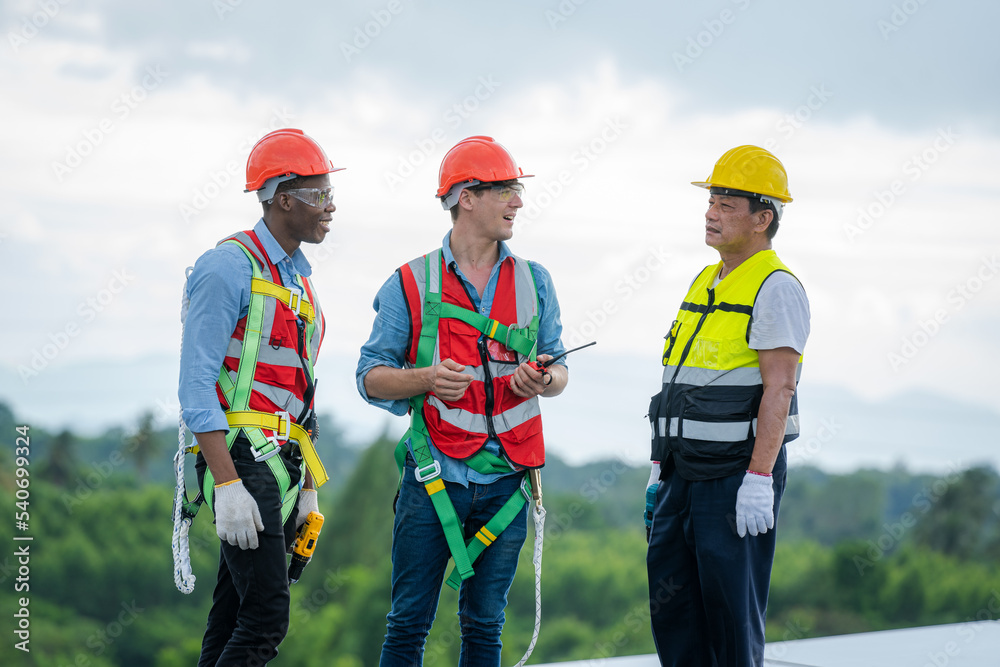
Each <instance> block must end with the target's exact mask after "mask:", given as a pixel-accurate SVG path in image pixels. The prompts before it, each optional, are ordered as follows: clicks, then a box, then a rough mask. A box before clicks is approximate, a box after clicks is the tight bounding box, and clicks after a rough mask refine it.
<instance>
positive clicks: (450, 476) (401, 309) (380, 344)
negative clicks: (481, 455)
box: [356, 231, 566, 486]
mask: <svg viewBox="0 0 1000 667" xmlns="http://www.w3.org/2000/svg"><path fill="white" fill-rule="evenodd" d="M441 248H442V250H443V252H444V261H445V264H446V265H447V266H448V268H449V269H450V270H452V271H454V272H455V274H456V275H457V276H458V277H459V278H461V280H462V282H463V283H464V284H465V286H466V291H467V292H468V293H469V295H470V296H471V297H472V300H473V303H474V304H475V306H476V308H477V309H478V310H479V312H480V313H482V314H483V315H488V314H489V312H490V309H491V308H492V306H493V298H494V295H495V293H496V288H497V281H498V279H499V275H500V263H501V262H503V260H504V259H506V258H507V257H511V256H512V255H511V252H510V249H509V248H508V247H507V244H506V243H504V242H502V241H501V242H500V259H499V260H498V261H497V263H496V264H495V265H494V266H493V270H492V272H491V273H490V279H489V282H488V283H486V289H485V290H484V291H483V295H482V297H480V296H479V292H478V290H476V288H475V286H473V284H472V283H471V282H470V281H469V279H468V278H466V277H465V276H464V275H463V274H462V271H461V270H460V269H459V268H458V264H457V263H456V262H455V255H454V254H452V252H451V232H450V231H449V232H448V233H447V234H445V236H444V240H443V241H442V242H441ZM531 268H532V270H533V272H534V275H535V285H536V287H537V288H538V307H539V318H538V353H539V354H551V355H553V356H555V355H557V354H562V353H563V352H564V351H565V350H566V348H565V347H564V346H563V344H562V340H561V336H562V322H561V321H560V319H559V301H558V299H557V298H556V291H555V287H554V286H553V284H552V277H551V276H550V275H549V272H548V271H546V270H545V268H544V267H542V266H541V265H540V264H537V263H535V262H531ZM372 305H373V307H374V308H375V323H374V324H373V325H372V333H371V336H370V337H369V338H368V342H367V343H365V344H364V345H363V346H362V348H361V358H360V359H359V360H358V370H357V373H356V377H357V383H358V391H359V392H360V393H361V397H362V398H364V399H365V400H366V401H368V402H369V403H371V404H372V405H376V406H378V407H380V408H383V409H385V410H388V411H389V412H391V413H392V414H394V415H405V414H406V411H407V408H408V407H409V401H407V400H406V399H400V400H395V401H390V400H383V399H380V398H372V397H370V396H368V393H367V392H366V391H365V376H366V375H368V371H370V370H371V369H373V368H375V367H376V366H389V367H390V368H404V361H405V359H406V348H407V346H408V345H409V342H410V315H409V311H408V310H407V306H406V297H405V296H403V286H402V283H400V279H399V274H398V273H395V274H393V275H392V276H391V277H390V278H389V279H388V280H386V281H385V283H384V284H383V285H382V287H381V289H379V291H378V294H377V295H376V297H375V302H374V303H373V304H372ZM556 363H558V364H563V365H565V359H560V360H559V361H557V362H556ZM409 446H410V444H409V442H407V447H409ZM486 449H487V450H488V451H490V452H491V453H493V454H496V455H499V454H500V443H499V442H498V441H497V440H496V439H494V438H491V439H490V440H489V441H488V442H487V443H486ZM430 450H431V455H432V456H433V457H434V460H436V461H438V462H439V463H440V464H441V477H442V478H444V479H445V480H446V481H448V482H457V483H459V484H461V485H463V486H468V485H469V482H475V483H477V484H489V483H491V482H494V481H496V480H497V479H498V478H500V477H502V476H503V475H500V474H496V475H484V474H482V473H478V472H476V471H475V470H473V469H471V468H470V467H469V466H467V465H465V463H463V462H462V461H460V460H458V459H453V458H451V457H449V456H446V455H444V454H442V453H441V452H440V451H439V450H438V449H437V447H435V446H434V445H433V444H431V445H430ZM411 453H412V449H411ZM508 474H509V473H508Z"/></svg>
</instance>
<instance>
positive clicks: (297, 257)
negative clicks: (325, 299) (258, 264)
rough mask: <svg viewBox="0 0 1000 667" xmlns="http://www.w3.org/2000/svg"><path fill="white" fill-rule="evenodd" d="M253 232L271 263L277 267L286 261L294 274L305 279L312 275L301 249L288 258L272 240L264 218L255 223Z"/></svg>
mask: <svg viewBox="0 0 1000 667" xmlns="http://www.w3.org/2000/svg"><path fill="white" fill-rule="evenodd" d="M253 231H254V232H255V233H256V234H257V238H258V239H260V243H261V245H262V246H264V250H265V251H266V252H267V257H268V259H270V260H271V263H272V264H274V265H275V266H277V265H278V264H279V263H280V262H281V261H282V260H285V259H287V260H288V261H289V262H291V265H292V268H294V269H295V272H296V273H298V274H300V275H303V276H306V277H307V278H308V277H309V276H311V275H312V265H311V264H309V260H308V259H306V256H305V254H303V252H302V248H297V249H296V250H295V252H294V253H292V256H291V257H289V256H288V253H286V252H285V249H284V248H282V247H281V244H280V243H278V241H277V240H276V239H275V238H274V235H273V234H272V233H271V230H270V229H268V228H267V224H266V223H265V222H264V218H261V219H260V220H258V221H257V224H256V225H255V226H254V228H253Z"/></svg>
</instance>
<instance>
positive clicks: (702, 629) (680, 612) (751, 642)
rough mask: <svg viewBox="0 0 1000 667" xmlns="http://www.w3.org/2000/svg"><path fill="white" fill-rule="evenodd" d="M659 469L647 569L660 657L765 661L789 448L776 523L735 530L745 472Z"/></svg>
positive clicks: (698, 665) (747, 663)
mask: <svg viewBox="0 0 1000 667" xmlns="http://www.w3.org/2000/svg"><path fill="white" fill-rule="evenodd" d="M665 463H667V464H668V465H666V466H665V467H664V469H663V471H662V472H661V475H660V484H659V487H658V488H657V491H656V506H655V508H654V510H653V527H652V528H651V530H650V536H649V551H648V552H647V553H646V567H647V570H648V574H649V611H650V617H651V620H652V626H653V628H652V629H653V640H654V642H655V644H656V652H657V654H658V655H659V658H660V663H661V664H663V665H672V666H676V667H760V666H761V665H763V662H764V620H765V613H766V611H767V596H768V589H769V587H770V583H771V564H772V562H773V561H774V546H775V533H776V532H777V528H778V524H777V521H778V507H779V505H780V504H781V495H782V493H783V492H784V490H785V477H786V461H785V448H784V447H782V448H781V452H780V453H779V455H778V459H777V461H776V462H775V465H774V471H773V473H774V476H773V478H772V484H773V488H774V518H775V526H774V528H773V529H770V530H768V531H767V532H766V533H764V534H763V535H756V536H752V535H750V534H749V533H748V534H747V535H746V536H745V537H740V536H739V535H738V534H737V532H736V492H737V491H738V490H739V488H740V485H741V484H742V483H743V476H744V473H743V472H740V473H738V474H735V475H730V476H727V477H721V478H718V479H710V480H705V481H699V482H692V481H688V480H686V479H684V478H683V477H681V476H680V475H678V474H677V471H676V469H674V467H673V465H670V464H671V463H672V462H670V461H667V462H665Z"/></svg>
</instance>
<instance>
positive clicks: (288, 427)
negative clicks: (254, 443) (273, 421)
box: [268, 410, 292, 446]
mask: <svg viewBox="0 0 1000 667" xmlns="http://www.w3.org/2000/svg"><path fill="white" fill-rule="evenodd" d="M274 414H275V416H276V417H277V418H278V428H276V429H274V440H275V442H279V443H281V442H285V441H286V440H288V438H289V436H290V435H291V434H292V417H291V415H289V414H288V412H287V411H285V410H278V411H277V412H275V413H274ZM282 422H284V424H285V431H284V433H282V432H281V424H282ZM268 439H269V440H270V438H268ZM279 446H280V445H279Z"/></svg>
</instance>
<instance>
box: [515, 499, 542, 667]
mask: <svg viewBox="0 0 1000 667" xmlns="http://www.w3.org/2000/svg"><path fill="white" fill-rule="evenodd" d="M539 491H540V489H539ZM531 517H532V519H534V521H535V555H534V557H533V558H532V562H533V563H534V564H535V631H534V632H533V633H532V634H531V643H529V644H528V650H527V651H525V653H524V656H523V657H522V658H521V660H520V661H519V662H518V663H517V664H516V665H515V666H514V667H523V665H524V663H526V662H527V661H528V658H530V657H531V652H532V651H534V650H535V644H536V643H537V642H538V631H539V629H540V628H541V627H542V538H543V537H544V536H545V508H544V507H542V501H541V495H540V494H539V498H538V501H537V502H536V503H535V505H534V507H533V508H532V512H531Z"/></svg>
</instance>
